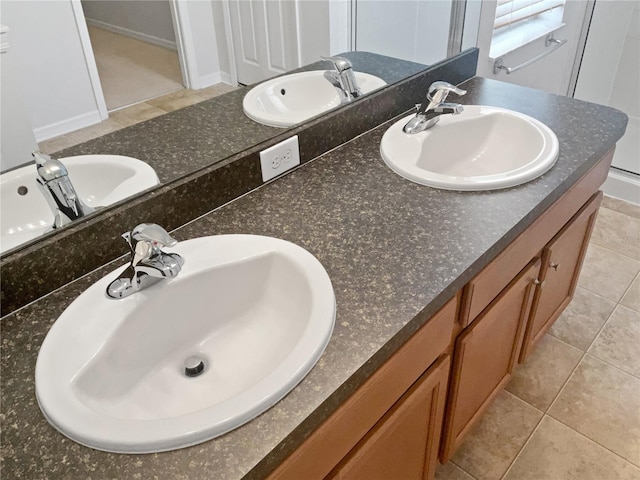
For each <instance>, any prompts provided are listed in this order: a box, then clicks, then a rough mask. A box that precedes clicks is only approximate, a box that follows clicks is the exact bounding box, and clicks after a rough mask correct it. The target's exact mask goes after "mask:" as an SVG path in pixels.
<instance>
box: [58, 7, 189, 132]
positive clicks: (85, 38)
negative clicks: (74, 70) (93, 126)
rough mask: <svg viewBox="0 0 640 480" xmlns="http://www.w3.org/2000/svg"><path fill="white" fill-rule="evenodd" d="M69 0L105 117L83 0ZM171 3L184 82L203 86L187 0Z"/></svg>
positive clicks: (98, 103)
mask: <svg viewBox="0 0 640 480" xmlns="http://www.w3.org/2000/svg"><path fill="white" fill-rule="evenodd" d="M70 1H71V8H72V10H73V15H74V17H75V21H76V27H77V28H78V34H79V36H80V43H81V45H82V51H83V53H84V59H85V63H86V64H87V70H88V72H89V79H90V81H91V88H92V89H93V96H94V98H95V101H96V105H97V107H98V114H99V116H100V119H101V120H106V119H107V118H109V112H108V110H107V104H106V102H105V99H104V93H103V91H102V84H101V83H100V76H99V75H98V67H97V64H96V58H95V55H94V54H93V47H92V45H91V39H90V38H89V29H88V27H87V21H86V19H85V16H84V10H83V8H82V3H81V2H80V0H70ZM169 6H170V8H171V17H172V20H173V28H174V32H175V36H176V47H177V50H178V60H179V62H180V71H181V73H182V82H183V84H184V86H185V87H186V88H191V89H198V88H201V85H200V81H199V74H198V69H197V66H196V65H197V62H196V53H195V48H194V45H193V33H192V28H191V22H190V20H189V13H188V11H187V3H186V0H169Z"/></svg>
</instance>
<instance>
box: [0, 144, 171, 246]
mask: <svg viewBox="0 0 640 480" xmlns="http://www.w3.org/2000/svg"><path fill="white" fill-rule="evenodd" d="M59 160H60V161H62V163H63V164H64V165H65V167H66V168H67V170H68V172H69V178H70V179H71V182H72V183H73V186H74V187H75V189H76V192H77V193H78V195H79V196H80V198H81V199H82V200H83V201H84V203H85V204H87V205H88V206H90V207H93V208H99V207H105V206H107V205H110V204H112V203H115V202H118V201H120V200H123V199H125V198H127V197H130V196H131V195H135V194H136V193H138V192H141V191H142V190H145V189H147V188H150V187H153V186H154V185H157V184H158V183H159V180H158V176H157V175H156V172H155V171H154V170H153V168H151V167H150V166H149V165H148V164H146V163H145V162H143V161H141V160H137V159H135V158H131V157H124V156H120V155H81V156H77V157H67V158H60V159H59ZM0 217H1V218H2V222H1V228H0V234H1V237H0V252H4V251H6V250H9V249H10V248H13V247H16V246H18V245H20V244H22V243H24V242H27V241H29V240H31V239H33V238H36V237H38V236H40V235H42V234H43V233H45V232H47V231H49V230H50V229H51V226H52V225H53V213H52V212H51V208H50V207H49V205H48V204H47V201H46V200H45V198H44V196H43V195H42V193H41V192H40V190H39V189H38V186H37V184H36V167H35V164H34V165H27V166H25V167H22V168H18V169H16V170H12V171H10V172H7V173H3V174H2V175H0Z"/></svg>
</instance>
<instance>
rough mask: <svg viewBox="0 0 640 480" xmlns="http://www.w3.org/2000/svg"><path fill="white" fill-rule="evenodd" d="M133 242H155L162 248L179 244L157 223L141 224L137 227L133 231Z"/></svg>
mask: <svg viewBox="0 0 640 480" xmlns="http://www.w3.org/2000/svg"><path fill="white" fill-rule="evenodd" d="M131 240H134V241H136V242H140V241H146V242H153V243H154V244H158V245H159V246H161V247H173V246H174V245H175V244H176V243H178V241H177V240H176V239H175V238H173V237H171V236H170V235H169V234H168V233H167V231H166V230H165V229H164V228H162V227H161V226H160V225H157V224H155V223H141V224H140V225H137V226H136V227H135V228H134V229H133V230H131Z"/></svg>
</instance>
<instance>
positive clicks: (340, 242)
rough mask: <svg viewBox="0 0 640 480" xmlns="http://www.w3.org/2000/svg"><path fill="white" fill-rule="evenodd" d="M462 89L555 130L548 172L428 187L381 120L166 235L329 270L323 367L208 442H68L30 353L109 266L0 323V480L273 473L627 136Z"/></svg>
mask: <svg viewBox="0 0 640 480" xmlns="http://www.w3.org/2000/svg"><path fill="white" fill-rule="evenodd" d="M464 85H466V86H465V88H467V89H468V91H469V93H468V94H467V95H466V96H465V97H464V98H463V102H464V103H475V104H488V105H495V106H501V107H506V108H511V109H513V110H517V111H520V112H523V113H525V114H528V115H531V116H533V117H535V118H538V119H539V120H541V121H543V122H544V123H546V124H547V125H549V126H550V127H551V128H552V129H553V130H554V131H555V132H556V134H557V136H558V138H559V140H560V156H559V158H558V161H557V164H556V165H555V166H554V167H553V168H552V169H551V170H550V171H549V172H547V173H546V174H544V175H543V176H541V177H540V178H538V179H536V180H534V181H532V182H529V183H527V184H525V185H522V186H519V187H514V188H511V189H506V190H500V191H495V192H479V193H473V192H468V193H458V192H450V191H444V190H435V189H431V188H429V187H424V186H420V185H416V184H413V183H411V182H409V181H407V180H404V179H403V178H401V177H399V176H398V175H396V174H395V173H393V172H392V171H391V170H389V169H388V168H387V167H386V166H385V164H384V163H383V161H382V159H381V158H380V155H379V153H378V148H379V147H378V146H379V142H380V139H381V137H382V134H383V133H384V131H385V129H386V128H387V127H388V124H386V125H382V126H381V127H380V128H377V129H375V130H373V131H371V132H369V133H367V134H365V135H363V136H360V137H358V138H356V139H354V140H353V141H351V142H349V143H347V144H345V145H343V146H342V147H340V148H338V149H336V150H333V151H332V152H330V153H328V154H326V155H323V156H321V157H319V158H317V159H315V160H313V161H311V162H308V163H306V164H304V165H303V166H301V167H300V168H298V169H297V170H295V171H293V172H292V173H291V174H289V175H287V176H285V177H283V178H281V179H279V180H277V181H275V182H273V183H270V184H267V185H265V186H263V187H261V188H259V189H258V190H256V191H254V192H252V193H251V194H249V195H246V196H244V197H241V198H239V199H237V200H236V201H234V202H232V203H230V204H228V205H227V206H224V207H222V208H220V209H218V210H216V211H214V212H212V213H210V214H209V215H207V216H205V217H203V218H201V219H199V220H197V221H195V222H193V223H191V224H189V225H187V226H185V227H183V228H181V229H179V230H177V231H176V232H175V234H176V235H177V236H178V238H179V239H187V238H192V237H197V236H204V235H216V234H223V233H253V234H260V235H271V236H274V237H279V238H283V239H286V240H289V241H292V242H294V243H297V244H298V245H301V246H302V247H304V248H306V249H307V250H309V251H310V252H311V253H313V254H314V255H315V256H316V257H317V258H318V259H319V260H320V261H321V262H322V264H323V265H324V266H325V268H326V269H327V271H328V273H329V275H330V277H331V280H332V282H333V285H334V289H335V294H336V299H337V317H336V325H335V330H334V333H333V336H332V339H331V342H330V343H329V345H328V347H327V350H326V351H325V353H324V355H323V356H322V358H321V359H320V361H319V362H318V364H317V365H316V366H315V367H314V369H313V370H312V371H311V373H310V374H309V375H308V376H307V377H306V378H305V379H304V380H303V381H302V382H301V383H300V385H299V386H298V387H296V388H295V389H294V390H293V391H292V392H291V393H290V394H289V395H288V396H287V397H285V398H284V399H283V400H282V401H280V402H279V403H278V404H277V405H276V406H274V407H273V408H271V409H270V410H268V411H267V412H265V413H264V414H262V415H260V416H259V417H258V418H256V419H254V420H253V421H251V422H249V423H248V424H246V425H244V426H242V427H240V428H238V429H236V430H234V431H232V432H230V433H228V434H226V435H224V436H222V437H220V438H218V439H215V440H212V441H209V442H205V443H203V444H200V445H196V446H194V447H190V448H186V449H182V450H177V451H173V452H167V453H162V454H149V455H138V456H135V455H117V454H109V453H104V452H98V451H95V450H91V449H89V448H85V447H82V446H80V445H78V444H76V443H74V442H72V441H70V440H68V439H66V438H65V437H63V436H62V435H61V434H59V433H58V432H57V431H55V430H54V429H53V428H52V427H50V426H49V425H48V424H47V422H46V420H45V419H44V418H43V416H42V415H41V413H40V411H39V409H38V406H37V402H36V399H35V394H34V383H33V372H34V366H35V362H36V357H37V353H38V348H39V346H40V344H41V343H42V341H43V339H44V337H45V335H46V333H47V331H48V329H49V327H50V326H51V324H52V323H53V322H54V321H55V319H56V318H57V317H58V315H60V313H61V312H62V311H63V310H64V308H65V307H66V306H67V305H69V303H71V301H72V300H73V299H74V298H75V297H76V296H77V295H79V294H80V293H81V292H82V291H83V290H84V289H86V288H87V287H88V286H89V285H90V284H91V283H92V282H94V281H95V280H96V279H98V278H100V277H101V276H102V275H104V273H106V271H109V270H111V269H113V268H114V265H111V266H108V267H105V268H103V269H102V270H100V271H97V272H94V273H92V274H91V275H89V276H87V277H84V278H82V279H80V280H78V281H76V282H74V283H72V284H70V285H68V286H66V287H64V288H62V289H59V290H57V291H55V292H54V293H52V294H50V295H49V296H47V297H45V298H43V299H41V300H39V301H37V302H35V303H33V304H30V305H28V306H26V307H24V308H22V309H20V310H18V311H17V312H15V313H13V314H11V315H9V316H7V317H5V319H4V321H3V323H2V457H3V466H2V474H3V478H24V479H33V478H55V479H57V478H64V479H80V478H92V479H103V478H118V479H122V478H128V479H129V478H130V479H134V478H144V479H153V478H159V479H165V478H166V479H168V478H170V479H182V478H183V479H212V478H215V479H239V478H243V477H246V478H262V477H264V476H265V475H266V474H268V472H270V471H271V470H272V469H273V468H274V466H275V465H277V464H278V463H279V462H281V461H282V459H283V458H285V457H286V456H287V455H288V454H289V453H291V452H292V451H293V450H294V449H295V448H296V446H297V445H298V444H299V443H300V442H301V441H302V440H303V439H304V438H305V437H306V436H307V435H308V434H309V433H310V432H311V431H313V429H314V428H316V427H317V426H318V425H319V424H320V423H321V422H322V421H323V420H324V419H325V418H327V417H328V415H330V414H331V412H333V411H334V410H335V408H337V406H339V405H340V404H341V403H342V402H343V401H344V400H345V399H346V398H347V397H348V396H349V395H350V394H351V393H352V392H353V391H354V390H355V389H356V388H357V387H358V386H359V385H361V384H362V383H363V382H364V381H365V380H366V378H368V376H369V375H370V374H371V372H373V371H374V370H375V369H376V368H378V367H379V366H380V365H381V364H382V363H383V362H384V361H385V360H386V359H387V358H389V356H390V355H391V354H392V353H393V352H394V351H395V350H397V349H398V348H399V346H400V345H402V344H403V343H404V342H405V341H406V340H407V338H409V336H410V335H411V334H412V333H413V332H415V331H416V330H417V329H418V328H419V327H420V326H421V325H422V324H424V323H425V322H426V321H427V320H428V318H429V317H430V316H431V315H432V314H433V313H434V312H435V311H436V310H437V309H438V308H439V307H440V306H442V305H443V304H444V303H445V302H446V301H447V300H448V299H449V298H451V297H452V296H453V295H454V294H455V293H456V292H457V291H458V290H459V289H460V288H461V287H462V286H463V285H464V284H465V283H466V282H467V281H468V280H470V279H471V278H472V277H473V275H475V274H476V273H477V272H478V271H479V270H480V269H481V268H482V267H483V266H484V265H486V263H487V262H488V261H489V260H491V258H493V257H494V256H495V255H496V254H497V253H498V252H499V251H500V250H502V249H503V248H504V247H505V246H506V245H508V243H509V242H511V241H512V240H513V239H514V238H515V237H516V236H517V235H518V234H519V233H520V232H521V231H523V230H524V229H525V228H526V227H527V226H528V225H529V224H530V223H532V222H533V220H534V219H535V218H537V217H538V216H539V215H540V213H542V212H543V211H544V210H545V209H546V208H547V207H548V206H550V205H551V204H552V203H553V202H554V201H555V200H557V199H558V198H559V197H560V196H561V195H562V194H563V193H564V192H565V191H566V190H567V189H568V188H569V187H570V186H571V185H572V184H573V183H575V181H576V180H578V179H579V178H580V177H581V176H582V175H583V174H584V173H586V171H587V170H588V169H589V168H590V167H591V166H593V165H594V164H595V162H596V161H597V160H598V159H599V158H600V157H601V156H602V155H603V154H604V153H606V152H607V151H608V150H609V149H610V148H611V147H612V146H613V145H614V144H615V142H616V141H617V140H618V139H619V138H620V137H621V136H622V134H623V133H624V130H625V126H626V121H627V119H626V116H625V115H624V114H622V113H621V112H619V111H617V110H613V109H611V108H608V107H602V106H598V105H594V104H590V103H585V102H580V101H574V100H571V99H567V98H564V97H558V96H553V95H547V94H544V93H542V92H537V91H534V90H529V89H525V88H522V87H517V86H512V85H508V84H503V83H499V82H495V81H488V80H482V79H473V80H471V81H469V82H467V83H466V84H464ZM176 301H179V299H177V300H176ZM89 320H90V319H88V321H89Z"/></svg>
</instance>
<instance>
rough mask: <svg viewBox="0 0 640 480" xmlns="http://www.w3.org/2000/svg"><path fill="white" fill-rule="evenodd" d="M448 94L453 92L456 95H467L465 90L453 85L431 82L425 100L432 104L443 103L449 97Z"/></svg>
mask: <svg viewBox="0 0 640 480" xmlns="http://www.w3.org/2000/svg"><path fill="white" fill-rule="evenodd" d="M449 92H453V93H455V94H456V95H464V94H465V93H467V91H466V90H463V89H461V88H458V87H456V86H455V85H452V84H450V83H449V82H442V81H440V82H433V83H432V84H431V85H430V86H429V93H427V99H429V101H430V102H433V103H441V102H444V101H445V99H446V98H447V95H449Z"/></svg>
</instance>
